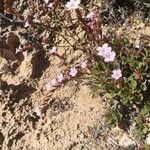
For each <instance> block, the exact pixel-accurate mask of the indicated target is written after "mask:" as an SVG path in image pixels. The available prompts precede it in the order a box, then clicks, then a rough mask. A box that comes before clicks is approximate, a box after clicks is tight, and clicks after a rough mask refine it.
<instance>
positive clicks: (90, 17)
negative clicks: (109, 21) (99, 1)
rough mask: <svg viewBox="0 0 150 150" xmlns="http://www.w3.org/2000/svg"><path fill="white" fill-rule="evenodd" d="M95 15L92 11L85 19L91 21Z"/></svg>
mask: <svg viewBox="0 0 150 150" xmlns="http://www.w3.org/2000/svg"><path fill="white" fill-rule="evenodd" d="M94 15H95V13H94V12H93V11H92V12H90V13H88V14H87V16H86V18H89V19H92V18H93V17H94Z"/></svg>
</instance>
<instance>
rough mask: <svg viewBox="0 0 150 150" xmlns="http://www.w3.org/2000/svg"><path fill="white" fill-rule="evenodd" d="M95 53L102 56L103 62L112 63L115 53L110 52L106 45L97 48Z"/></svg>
mask: <svg viewBox="0 0 150 150" xmlns="http://www.w3.org/2000/svg"><path fill="white" fill-rule="evenodd" d="M97 51H98V54H97V55H99V56H102V57H103V58H104V61H105V62H113V61H114V60H115V57H116V53H115V52H114V51H112V49H111V47H109V46H108V44H107V43H105V44H103V46H102V47H98V48H97Z"/></svg>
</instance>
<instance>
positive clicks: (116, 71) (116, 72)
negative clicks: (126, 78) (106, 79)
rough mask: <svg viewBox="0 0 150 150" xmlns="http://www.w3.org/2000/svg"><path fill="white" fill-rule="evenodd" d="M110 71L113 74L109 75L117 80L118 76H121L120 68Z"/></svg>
mask: <svg viewBox="0 0 150 150" xmlns="http://www.w3.org/2000/svg"><path fill="white" fill-rule="evenodd" d="M112 73H113V74H112V75H111V77H112V78H113V79H115V80H118V79H119V78H121V77H122V73H121V70H120V69H116V70H113V71H112Z"/></svg>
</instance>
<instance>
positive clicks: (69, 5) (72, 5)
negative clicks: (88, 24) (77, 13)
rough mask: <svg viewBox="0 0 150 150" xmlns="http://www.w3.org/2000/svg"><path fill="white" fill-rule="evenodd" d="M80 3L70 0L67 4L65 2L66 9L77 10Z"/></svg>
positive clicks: (76, 0)
mask: <svg viewBox="0 0 150 150" xmlns="http://www.w3.org/2000/svg"><path fill="white" fill-rule="evenodd" d="M80 2H81V0H70V1H69V2H67V4H66V8H67V9H68V10H74V9H78V8H79V4H80Z"/></svg>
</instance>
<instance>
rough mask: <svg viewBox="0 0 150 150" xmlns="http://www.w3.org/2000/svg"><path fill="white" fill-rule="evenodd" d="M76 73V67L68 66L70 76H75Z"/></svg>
mask: <svg viewBox="0 0 150 150" xmlns="http://www.w3.org/2000/svg"><path fill="white" fill-rule="evenodd" d="M77 73H78V70H77V69H76V68H70V71H69V75H70V76H72V77H75V76H76V75H77Z"/></svg>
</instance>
